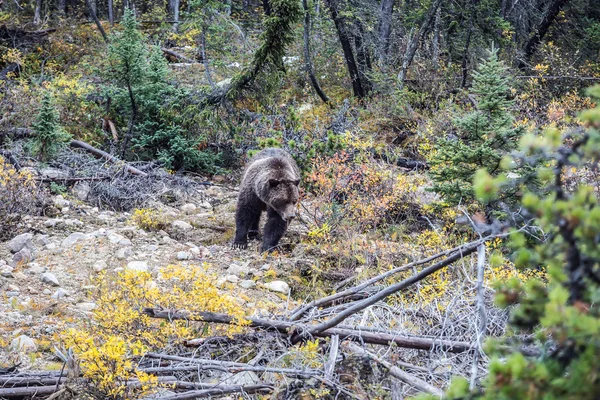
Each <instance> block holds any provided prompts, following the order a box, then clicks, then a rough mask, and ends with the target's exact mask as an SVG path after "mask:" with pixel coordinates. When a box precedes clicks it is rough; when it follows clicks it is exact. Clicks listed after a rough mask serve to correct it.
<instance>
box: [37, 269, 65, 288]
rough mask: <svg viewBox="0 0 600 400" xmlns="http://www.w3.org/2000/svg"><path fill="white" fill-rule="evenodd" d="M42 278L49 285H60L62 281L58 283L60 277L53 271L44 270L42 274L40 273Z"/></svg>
mask: <svg viewBox="0 0 600 400" xmlns="http://www.w3.org/2000/svg"><path fill="white" fill-rule="evenodd" d="M40 279H41V281H42V282H44V283H47V284H49V285H52V286H60V283H58V279H57V278H56V276H55V275H54V274H53V273H52V272H44V273H43V274H42V275H40Z"/></svg>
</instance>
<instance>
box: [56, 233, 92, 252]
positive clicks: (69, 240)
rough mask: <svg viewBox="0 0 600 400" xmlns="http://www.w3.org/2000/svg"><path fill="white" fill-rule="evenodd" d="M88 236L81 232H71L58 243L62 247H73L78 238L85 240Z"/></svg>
mask: <svg viewBox="0 0 600 400" xmlns="http://www.w3.org/2000/svg"><path fill="white" fill-rule="evenodd" d="M87 238H88V235H86V234H85V233H81V232H73V233H71V234H70V235H69V236H67V237H66V238H65V239H64V240H63V241H62V242H61V244H60V246H61V247H62V248H64V249H66V248H69V247H73V246H74V245H75V244H76V243H77V242H79V241H80V240H85V239H87Z"/></svg>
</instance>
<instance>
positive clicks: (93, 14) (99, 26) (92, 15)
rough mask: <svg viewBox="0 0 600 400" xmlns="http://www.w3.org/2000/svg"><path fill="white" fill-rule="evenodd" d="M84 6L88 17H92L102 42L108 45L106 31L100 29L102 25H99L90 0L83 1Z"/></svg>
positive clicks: (93, 4)
mask: <svg viewBox="0 0 600 400" xmlns="http://www.w3.org/2000/svg"><path fill="white" fill-rule="evenodd" d="M85 4H86V5H87V8H88V12H89V13H90V17H92V19H93V20H94V22H95V23H96V26H97V27H98V30H99V31H100V34H101V35H102V38H103V39H104V41H105V42H106V43H108V36H106V31H105V30H104V28H103V27H102V23H100V20H99V19H98V15H96V9H95V8H96V7H95V3H92V0H85Z"/></svg>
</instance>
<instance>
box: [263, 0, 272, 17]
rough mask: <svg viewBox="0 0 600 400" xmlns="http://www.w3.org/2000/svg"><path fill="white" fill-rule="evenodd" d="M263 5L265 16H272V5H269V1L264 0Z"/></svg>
mask: <svg viewBox="0 0 600 400" xmlns="http://www.w3.org/2000/svg"><path fill="white" fill-rule="evenodd" d="M262 4H263V10H265V15H267V16H269V15H271V3H269V0H262Z"/></svg>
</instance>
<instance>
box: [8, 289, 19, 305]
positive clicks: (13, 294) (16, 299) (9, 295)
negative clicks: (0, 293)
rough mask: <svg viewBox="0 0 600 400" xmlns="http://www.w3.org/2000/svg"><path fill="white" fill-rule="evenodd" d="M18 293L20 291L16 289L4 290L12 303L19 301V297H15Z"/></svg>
mask: <svg viewBox="0 0 600 400" xmlns="http://www.w3.org/2000/svg"><path fill="white" fill-rule="evenodd" d="M20 294H21V292H16V291H13V290H9V291H8V292H6V297H8V298H10V303H13V301H19V299H18V298H17V297H18V296H19V295H20ZM13 298H14V299H13Z"/></svg>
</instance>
